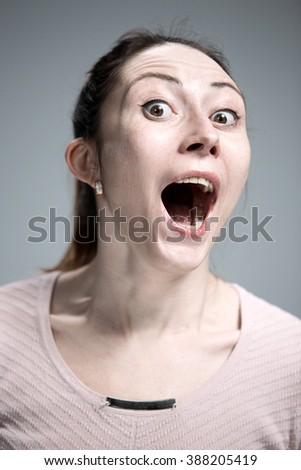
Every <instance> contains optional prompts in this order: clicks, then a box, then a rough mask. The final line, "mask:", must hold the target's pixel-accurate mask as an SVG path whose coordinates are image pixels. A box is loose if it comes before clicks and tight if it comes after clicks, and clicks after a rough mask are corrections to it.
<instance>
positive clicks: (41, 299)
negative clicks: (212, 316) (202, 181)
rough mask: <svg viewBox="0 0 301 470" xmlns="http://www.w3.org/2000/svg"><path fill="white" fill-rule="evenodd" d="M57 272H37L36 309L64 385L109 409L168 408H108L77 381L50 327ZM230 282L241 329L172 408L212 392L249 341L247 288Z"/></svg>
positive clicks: (45, 343) (149, 412)
mask: <svg viewBox="0 0 301 470" xmlns="http://www.w3.org/2000/svg"><path fill="white" fill-rule="evenodd" d="M60 274H61V273H60V271H55V272H52V273H47V274H44V275H42V276H40V281H41V282H40V285H39V292H38V302H37V309H38V323H39V329H40V333H41V339H42V343H43V347H44V348H45V349H46V351H47V356H48V359H49V360H50V362H51V363H52V365H53V366H55V368H56V370H57V371H58V372H59V374H60V376H61V378H62V379H63V380H64V382H65V383H66V385H67V386H68V387H71V388H72V389H73V390H75V391H76V392H77V393H78V394H79V395H81V396H82V397H83V398H84V399H85V400H86V401H87V402H88V403H90V404H91V405H92V406H96V407H106V408H107V409H109V410H110V412H112V413H119V414H120V413H122V414H123V413H124V414H133V415H135V416H137V413H139V415H147V416H152V415H154V414H158V413H166V412H170V411H171V410H170V409H169V410H168V409H167V410H147V411H142V410H131V409H122V408H110V407H108V406H107V405H108V402H107V397H105V396H103V395H101V394H100V393H98V392H95V391H94V390H92V389H90V388H89V387H88V386H87V385H85V384H84V383H83V382H81V380H80V379H79V378H78V377H77V376H76V375H75V374H74V373H73V372H72V370H71V369H70V368H69V367H68V365H67V364H66V362H65V361H64V359H63V357H62V356H61V354H60V352H59V350H58V348H57V346H56V343H55V340H54V337H53V333H52V329H51V324H50V314H49V312H50V305H51V300H52V294H53V290H54V286H55V283H56V281H57V279H58V277H59V275H60ZM232 286H233V287H234V288H235V289H236V291H237V293H238V295H239V299H240V317H241V329H240V335H239V338H238V341H237V343H236V345H235V346H234V348H233V350H232V352H231V354H230V355H229V357H228V358H227V360H226V361H225V362H224V364H223V365H222V366H221V367H220V368H219V369H218V370H217V371H216V372H215V373H214V374H213V375H212V376H211V377H210V378H209V379H208V380H207V381H206V382H205V383H204V384H203V385H201V387H199V388H198V389H196V390H195V391H192V392H190V393H189V394H186V395H184V396H182V397H179V398H177V399H176V406H175V407H174V408H173V410H180V409H184V408H187V407H188V408H190V407H191V406H193V404H195V403H196V402H200V401H203V400H205V399H206V397H208V395H212V394H213V393H214V391H215V390H217V389H220V388H222V386H223V384H224V383H226V381H227V377H229V375H231V372H232V371H234V370H236V367H237V365H238V364H239V362H241V361H242V360H243V357H244V355H245V353H246V351H247V349H248V345H249V341H250V334H249V333H250V331H251V322H252V316H251V315H250V312H249V309H248V302H247V299H246V296H247V295H248V292H247V291H246V290H245V289H243V288H242V287H241V286H239V285H238V284H234V283H233V284H232ZM116 398H118V397H116ZM166 398H171V397H166Z"/></svg>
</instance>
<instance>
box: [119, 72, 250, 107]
mask: <svg viewBox="0 0 301 470" xmlns="http://www.w3.org/2000/svg"><path fill="white" fill-rule="evenodd" d="M145 78H159V79H160V80H165V81H166V82H170V83H175V84H176V85H179V86H183V83H182V82H181V80H179V79H178V78H176V77H174V76H173V75H168V74H166V73H158V72H146V73H144V74H142V75H139V77H137V78H135V79H134V80H133V81H132V82H131V83H129V85H128V86H127V87H126V90H125V95H124V97H125V96H126V95H127V94H128V92H129V90H130V89H131V87H132V86H133V85H135V83H137V82H139V81H140V80H143V79H145ZM210 87H212V88H225V87H229V88H231V89H232V90H234V91H236V93H237V94H238V95H239V96H240V97H241V98H242V100H243V102H244V104H246V99H245V97H244V95H243V93H242V91H241V90H240V89H239V88H237V87H236V86H234V85H232V83H229V82H212V83H210Z"/></svg>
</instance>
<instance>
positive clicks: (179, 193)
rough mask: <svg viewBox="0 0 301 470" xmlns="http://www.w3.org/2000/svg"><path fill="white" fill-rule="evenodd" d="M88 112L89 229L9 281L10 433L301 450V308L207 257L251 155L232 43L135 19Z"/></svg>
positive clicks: (81, 122) (83, 199)
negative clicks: (264, 294)
mask: <svg viewBox="0 0 301 470" xmlns="http://www.w3.org/2000/svg"><path fill="white" fill-rule="evenodd" d="M73 122H74V137H75V138H74V140H73V141H72V142H71V143H70V144H69V145H68V148H67V150H66V161H67V164H68V166H69V168H70V170H71V172H72V173H73V174H74V175H75V177H76V179H77V195H76V215H77V218H76V224H75V233H74V240H73V242H72V244H71V247H70V249H69V251H68V253H67V255H66V256H65V258H64V259H63V260H62V262H61V263H60V264H59V265H58V266H57V267H56V268H55V270H54V271H53V272H50V273H47V274H44V275H42V276H39V277H37V278H35V279H31V280H29V281H22V282H17V283H14V284H11V285H10V286H6V287H4V288H2V290H1V324H2V327H1V350H0V351H1V368H2V369H1V370H2V375H1V400H2V403H1V411H0V412H1V416H0V418H1V421H0V423H1V424H0V443H1V446H2V448H3V449H89V448H90V449H298V448H300V447H301V430H300V420H301V407H300V393H301V392H300V390H301V389H300V366H301V361H300V359H301V346H300V345H301V341H300V339H301V323H300V321H299V320H298V319H297V318H295V317H293V316H291V315H289V314H287V313H285V312H283V311H281V310H280V309H279V308H277V307H275V306H272V305H270V304H268V303H267V302H265V301H263V300H261V299H258V298H256V297H255V296H253V295H252V294H250V293H248V292H247V291H245V290H244V289H243V288H241V287H239V286H237V285H232V284H229V283H227V282H225V281H223V280H222V279H219V278H217V277H216V276H214V275H213V274H211V273H210V271H209V267H208V256H209V252H210V249H211V247H212V244H213V241H214V237H216V236H217V235H218V233H219V229H220V228H221V227H222V226H223V225H224V224H225V222H226V220H227V218H228V217H229V216H230V214H231V211H232V210H233V208H234V206H235V204H236V202H237V200H238V198H239V196H240V194H241V192H242V190H243V187H244V185H245V182H246V179H247V175H248V168H249V160H250V148H249V141H248V136H247V132H246V118H245V103H244V98H243V95H242V92H241V91H240V89H239V87H238V85H237V84H236V83H235V81H234V80H233V79H232V78H231V76H230V73H229V70H228V66H227V63H226V62H225V59H224V58H223V56H222V55H221V54H220V53H219V52H217V51H216V50H214V49H213V48H211V47H207V46H204V45H200V44H198V43H195V42H191V41H187V40H185V39H181V38H174V37H165V36H162V35H156V34H152V33H150V32H147V31H142V32H141V31H140V32H133V33H129V34H127V35H125V36H124V37H122V38H121V39H120V40H119V42H118V43H117V45H116V46H115V47H114V48H113V49H112V51H111V52H109V53H108V54H107V55H106V56H104V57H103V58H101V59H100V60H99V61H98V62H97V63H96V64H95V66H94V67H93V69H92V70H91V72H90V74H89V78H88V81H87V83H86V84H85V86H84V87H83V89H82V91H81V94H80V96H79V99H78V102H77V106H76V109H75V112H74V121H73ZM95 221H96V223H95Z"/></svg>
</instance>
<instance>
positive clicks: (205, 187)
mask: <svg viewBox="0 0 301 470" xmlns="http://www.w3.org/2000/svg"><path fill="white" fill-rule="evenodd" d="M176 183H177V184H180V183H192V184H200V185H201V186H202V191H203V193H207V192H208V191H209V192H210V193H212V192H213V189H214V188H213V184H212V183H210V181H208V180H207V179H206V178H201V177H198V176H191V177H190V178H184V179H182V180H180V181H176Z"/></svg>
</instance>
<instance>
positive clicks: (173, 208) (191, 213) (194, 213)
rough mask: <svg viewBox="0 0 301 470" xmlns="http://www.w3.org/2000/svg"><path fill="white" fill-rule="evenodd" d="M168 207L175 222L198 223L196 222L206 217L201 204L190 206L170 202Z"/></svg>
mask: <svg viewBox="0 0 301 470" xmlns="http://www.w3.org/2000/svg"><path fill="white" fill-rule="evenodd" d="M166 209H167V211H168V213H169V215H170V216H171V218H172V219H173V220H174V221H175V222H179V223H181V224H184V225H196V223H197V222H200V221H201V220H203V217H204V211H203V209H202V208H201V207H200V206H194V207H193V208H190V206H186V205H184V204H177V203H173V202H168V203H167V204H166Z"/></svg>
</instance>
